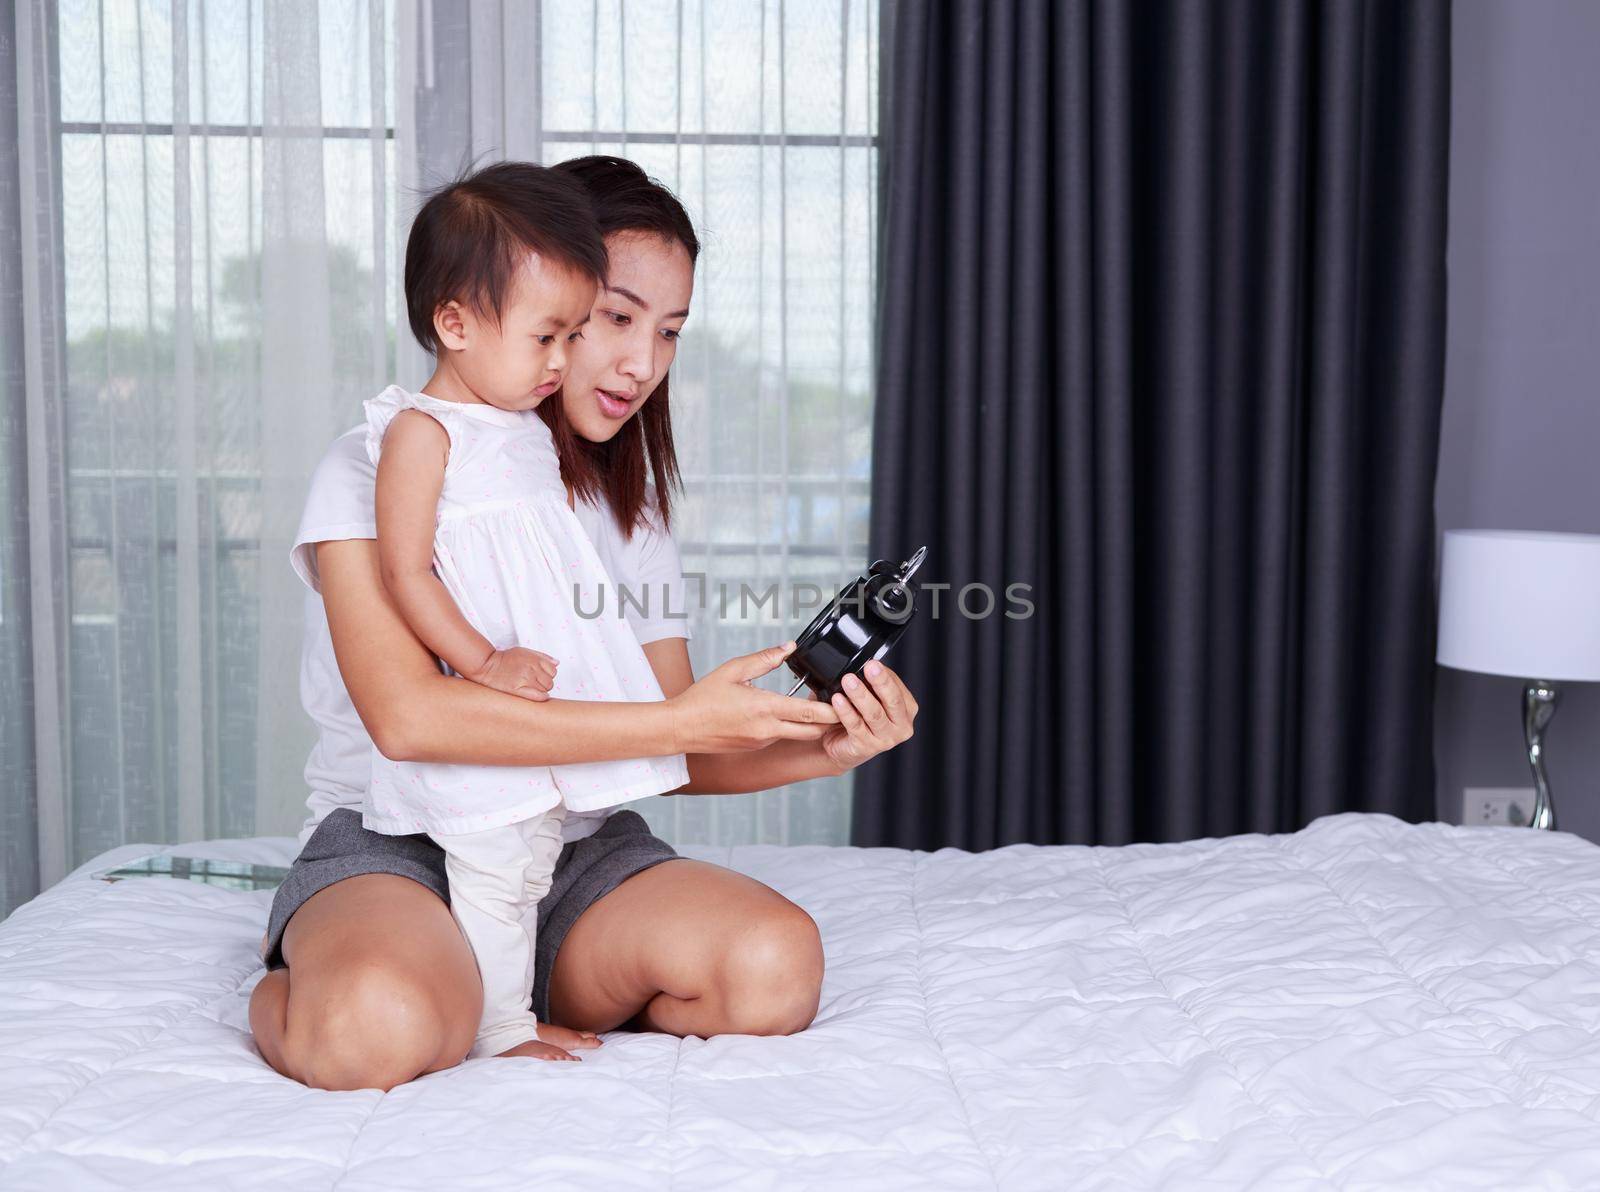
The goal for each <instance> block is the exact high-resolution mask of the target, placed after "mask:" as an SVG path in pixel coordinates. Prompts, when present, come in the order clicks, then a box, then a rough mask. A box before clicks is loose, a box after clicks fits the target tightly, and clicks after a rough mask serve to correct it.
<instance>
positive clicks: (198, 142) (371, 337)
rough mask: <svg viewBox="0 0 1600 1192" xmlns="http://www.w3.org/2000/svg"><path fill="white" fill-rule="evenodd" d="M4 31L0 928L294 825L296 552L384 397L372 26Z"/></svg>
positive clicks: (209, 1) (46, 1)
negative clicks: (316, 480)
mask: <svg viewBox="0 0 1600 1192" xmlns="http://www.w3.org/2000/svg"><path fill="white" fill-rule="evenodd" d="M6 9H7V12H6V17H7V19H8V20H10V21H11V22H12V26H13V28H14V30H15V42H14V44H13V46H12V47H10V49H11V51H12V52H11V55H10V57H9V59H8V60H7V61H6V62H5V64H4V67H3V70H4V71H5V72H6V73H5V75H4V78H3V79H0V85H4V86H6V87H9V88H14V91H15V112H16V120H15V121H14V122H11V123H10V125H9V127H8V128H7V129H6V131H5V133H4V134H0V155H3V156H5V157H7V158H8V159H9V160H7V161H6V162H5V163H4V165H5V166H6V170H5V183H4V185H5V186H6V187H7V188H8V190H7V192H6V193H5V194H3V195H0V230H3V232H4V233H5V235H3V236H0V290H3V294H4V300H5V313H6V319H7V322H6V324H5V327H4V332H5V341H4V346H5V353H4V365H5V368H6V370H7V373H8V378H7V379H8V382H9V384H8V396H7V399H6V408H5V414H6V417H5V419H4V420H3V422H0V435H3V436H4V437H3V439H0V453H3V454H0V458H3V459H4V466H5V469H6V488H7V495H8V496H9V497H10V498H11V500H10V502H9V504H8V510H7V520H6V521H5V522H4V523H3V524H0V535H3V537H0V597H3V603H0V667H3V671H0V674H3V677H4V680H5V681H6V691H5V693H4V721H3V724H0V733H3V736H0V740H3V747H4V750H5V753H4V763H3V764H4V778H5V788H4V793H3V798H0V810H3V815H4V829H5V831H4V836H5V840H4V846H3V853H0V859H3V863H4V883H3V885H4V889H3V897H4V899H5V907H6V909H9V907H10V906H11V905H14V904H15V903H16V902H17V901H19V900H20V899H22V898H25V897H26V896H27V895H28V894H30V893H31V892H32V891H33V890H34V889H35V888H37V887H38V886H39V885H41V884H48V883H49V882H51V881H53V880H55V879H56V878H58V877H60V876H61V875H62V873H63V872H65V870H66V869H68V868H69V867H71V866H72V865H75V864H77V863H79V862H81V861H83V860H84V859H86V858H87V857H89V856H92V855H94V854H95V853H97V852H99V851H101V850H103V849H105V848H107V847H109V846H111V845H115V844H119V843H122V842H124V841H131V840H147V841H166V840H183V839H193V838H197V837H203V836H231V835H248V834H252V833H256V832H276V831H283V830H286V829H287V828H288V827H289V826H290V825H292V823H293V822H294V820H295V819H296V818H297V815H296V812H295V808H296V807H297V806H298V805H299V804H301V803H302V801H303V799H304V797H305V796H304V786H303V781H302V779H301V776H300V771H301V768H302V766H303V764H304V758H305V751H306V747H307V741H308V731H307V729H308V726H307V724H306V722H305V719H304V716H303V714H302V713H301V711H300V708H299V700H298V693H297V686H296V673H295V658H296V653H297V648H298V640H299V634H300V615H301V605H302V597H301V593H300V592H299V591H298V589H297V585H296V584H295V582H294V580H293V577H292V576H291V575H290V574H289V572H288V569H287V567H286V565H285V559H286V551H287V548H288V543H289V540H290V538H291V537H292V532H293V529H294V525H295V520H296V516H297V513H298V509H299V505H300V502H301V499H302V497H303V493H304V486H305V483H306V479H307V477H308V475H309V470H310V468H311V466H312V465H313V464H314V463H315V461H316V459H317V458H318V456H319V455H320V454H321V452H322V451H323V449H324V448H325V447H326V445H327V443H328V441H329V440H330V439H331V438H332V437H333V436H334V435H335V434H336V433H337V432H338V431H339V430H341V429H343V428H344V427H346V426H348V425H350V424H351V423H352V422H353V421H354V420H355V419H356V416H357V413H358V409H359V402H360V400H361V398H362V397H363V396H366V395H369V394H370V393H371V392H372V391H373V390H374V388H375V387H376V386H377V385H379V384H381V383H382V381H383V380H384V379H385V378H386V377H388V376H389V375H390V373H391V372H392V370H393V367H394V366H393V359H392V357H393V327H394V312H393V306H392V297H391V292H392V291H391V286H390V284H389V281H390V274H391V272H392V262H393V261H394V255H395V254H394V245H393V241H392V235H393V218H392V215H393V212H392V203H393V199H392V195H393V189H394V188H393V181H392V179H393V167H392V160H393V151H392V119H391V108H392V104H391V101H390V99H389V97H390V95H391V94H392V88H391V86H390V85H389V80H390V79H391V78H392V77H393V67H392V53H393V51H392V46H393V41H394V38H393V14H392V11H391V9H390V7H389V6H387V5H386V4H385V3H384V2H383V0H321V2H319V0H271V2H270V3H265V2H263V0H159V2H138V0H60V2H59V3H56V2H50V0H14V2H13V3H10V4H7V5H6ZM24 381H25V384H22V383H21V382H24ZM24 393H25V397H24V396H23V394H24ZM19 498H20V500H19Z"/></svg>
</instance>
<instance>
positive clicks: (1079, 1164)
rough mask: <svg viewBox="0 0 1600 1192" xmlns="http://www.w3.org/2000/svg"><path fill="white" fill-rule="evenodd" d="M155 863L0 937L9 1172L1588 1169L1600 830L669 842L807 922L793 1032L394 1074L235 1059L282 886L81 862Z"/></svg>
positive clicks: (1599, 1143)
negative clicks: (797, 909)
mask: <svg viewBox="0 0 1600 1192" xmlns="http://www.w3.org/2000/svg"><path fill="white" fill-rule="evenodd" d="M150 851H152V850H151V849H149V848H145V847H140V846H130V847H127V848H122V849H117V850H114V851H113V852H112V853H109V854H106V856H105V857H104V858H100V859H98V860H97V861H96V862H94V863H93V864H92V865H91V866H85V867H84V869H83V870H80V871H79V872H78V873H77V874H75V875H74V876H73V877H72V878H70V879H68V880H67V881H66V882H65V883H63V884H62V885H60V886H58V887H56V888H55V889H53V890H50V891H48V892H46V893H45V894H44V895H42V896H41V897H40V898H38V899H36V900H35V901H34V902H32V903H30V904H29V905H28V906H26V907H24V908H23V909H21V910H19V911H18V912H17V913H16V914H14V915H13V916H12V917H11V918H10V919H9V920H8V921H7V922H6V923H4V924H3V925H0V1187H6V1188H29V1189H32V1188H73V1189H90V1188H127V1187H152V1188H222V1187H226V1188H254V1187H273V1188H285V1187H287V1188H295V1189H332V1188H334V1187H338V1188H339V1189H341V1190H342V1192H355V1190H358V1189H368V1188H371V1189H394V1188H426V1189H430V1190H436V1189H455V1188H491V1187H520V1188H528V1187H544V1186H548V1187H572V1186H583V1187H592V1188H607V1189H611V1188H662V1187H679V1188H696V1189H698V1188H713V1187H730V1188H758V1187H810V1186H819V1185H824V1184H825V1185H827V1186H830V1187H834V1188H840V1187H850V1188H855V1187H860V1188H871V1189H873V1190H874V1192H886V1190H888V1189H897V1188H919V1189H921V1188H1004V1189H1013V1188H1083V1189H1094V1188H1117V1189H1123V1188H1185V1187H1200V1186H1209V1187H1224V1188H1230V1189H1231V1188H1248V1187H1259V1188H1273V1189H1278V1188H1300V1187H1305V1188H1349V1189H1357V1188H1375V1187H1390V1186H1392V1187H1407V1188H1422V1187H1432V1188H1448V1189H1464V1188H1480V1187H1481V1188H1510V1187H1534V1186H1538V1187H1552V1188H1556V1187H1574V1188H1582V1187H1589V1188H1593V1187H1600V1124H1597V1121H1596V1113H1597V1108H1600V1038H1597V1031H1600V849H1597V848H1596V847H1595V846H1593V845H1591V844H1589V843H1587V842H1585V841H1582V840H1579V839H1577V838H1576V837H1572V836H1568V835H1562V834H1543V833H1537V832H1531V831H1527V830H1520V829H1484V828H1473V829H1467V828H1453V827H1448V826H1443V825H1437V824H1429V825H1422V826H1409V825H1405V824H1402V823H1400V822H1399V821H1397V820H1394V819H1390V818H1388V817H1383V816H1363V815H1340V816H1333V817H1329V818H1326V819H1323V820H1319V821H1318V822H1317V823H1315V824H1313V825H1311V826H1310V827H1309V828H1307V829H1305V830H1304V831H1302V832H1299V833H1296V834H1294V835H1289V836H1271V837H1266V836H1242V837H1233V838H1229V839H1222V840H1202V841H1194V842H1190V843H1185V844H1176V845H1142V846H1132V847H1127V848H1117V849H1109V848H1081V847H1049V848H1044V847H1034V846H1027V845H1023V846H1014V847H1011V848H1006V849H1000V850H997V851H994V852H989V853H980V854H970V853H964V852H959V851H956V850H943V851H940V852H937V853H932V854H927V853H920V854H914V853H908V852H902V851H897V850H890V849H872V850H861V849H848V848H788V849H782V848H772V847H752V848H737V849H733V850H731V851H730V850H726V849H723V850H711V849H695V850H688V851H689V852H690V853H691V854H692V855H696V856H701V857H705V858H707V859H710V860H715V861H719V862H721V863H724V864H728V865H731V866H732V867H733V868H736V869H740V870H743V871H744V872H747V873H750V874H753V875H754V876H756V877H758V878H760V879H761V880H763V881H766V882H769V883H770V884H772V885H773V886H774V887H776V888H777V889H779V890H781V891H782V892H784V893H785V894H787V895H788V896H789V897H791V898H793V899H794V900H796V901H797V902H799V903H800V904H801V905H802V906H804V907H806V908H807V909H808V910H810V911H811V913H812V914H813V915H815V917H816V919H817V921H818V923H819V924H820V925H821V928H822V934H823V938H824V941H825V945H826V950H827V956H828V971H827V978H826V983H825V986H824V989H823V997H822V1007H821V1012H820V1014H819V1015H818V1018H817V1021H816V1023H815V1025H814V1026H812V1028H811V1029H810V1030H808V1031H806V1032H804V1033H803V1034H800V1035H797V1036H794V1037H790V1038H775V1039H774V1038H753V1037H743V1036H734V1037H724V1038H718V1039H712V1040H698V1039H688V1040H683V1041H679V1040H677V1039H673V1038H670V1037H666V1036H660V1035H625V1034H613V1035H610V1036H608V1037H607V1044H606V1046H605V1047H604V1048H602V1049H601V1050H600V1051H598V1052H595V1053H590V1054H588V1055H587V1056H586V1057H585V1060H584V1062H583V1063H582V1064H559V1065H548V1064H539V1063H535V1062H518V1061H503V1060H482V1061H476V1062H473V1063H469V1064H466V1065H464V1066H462V1067H460V1068H457V1069H455V1070H453V1071H450V1072H444V1073H439V1074H436V1075H433V1076H429V1077H426V1078H424V1079H422V1080H419V1081H416V1082H414V1083H413V1084H411V1085H408V1086H405V1087H403V1088H400V1089H397V1090H395V1091H394V1092H392V1093H389V1094H387V1095H382V1094H379V1093H377V1092H354V1093H323V1092H314V1091H311V1090H307V1089H305V1088H303V1087H301V1086H300V1085H298V1084H295V1083H293V1082H291V1081H288V1080H285V1079H283V1078H282V1077H279V1076H278V1075H276V1074H275V1073H273V1072H272V1071H271V1070H270V1069H269V1068H267V1066H266V1065H265V1064H264V1063H263V1062H262V1060H261V1059H260V1057H259V1056H258V1055H257V1053H256V1051H255V1049H254V1047H253V1046H252V1044H251V1041H250V1036H249V1034H248V1031H247V1029H246V1002H247V999H248V996H249V992H250V989H251V987H252V986H253V985H254V983H255V981H256V980H257V978H258V976H259V974H260V971H261V969H260V965H259V963H258V961H257V959H256V952H255V949H256V944H257V941H258V940H259V938H260V935H261V930H262V925H263V922H264V920H265V918H266V913H267V906H268V901H269V896H268V895H266V894H260V895H251V894H241V893H235V892H230V891H224V890H219V889H214V888H209V887H205V886H200V885H195V884H191V883H183V882H177V881H170V880H139V881H127V882H121V883H117V884H107V883H104V882H97V881H93V880H90V879H89V878H88V877H87V876H86V874H87V872H89V871H90V870H92V869H99V868H102V867H103V866H104V865H105V864H107V863H109V862H111V861H116V860H126V859H130V858H132V857H135V856H139V855H143V854H145V853H148V852H150ZM185 851H195V850H193V849H190V850H185ZM205 851H206V852H208V853H209V854H210V855H213V856H234V857H241V858H248V859H253V860H268V861H285V860H287V858H288V856H289V853H290V843H289V842H288V841H286V840H256V841H235V842H225V843H215V844H212V845H209V846H206V848H205Z"/></svg>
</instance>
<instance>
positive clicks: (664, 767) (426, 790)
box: [362, 385, 689, 836]
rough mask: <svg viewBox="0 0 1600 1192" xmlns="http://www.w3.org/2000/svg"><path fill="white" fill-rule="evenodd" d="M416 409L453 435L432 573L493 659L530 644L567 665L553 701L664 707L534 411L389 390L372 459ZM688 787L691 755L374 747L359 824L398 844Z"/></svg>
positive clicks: (372, 412) (376, 415) (371, 441)
mask: <svg viewBox="0 0 1600 1192" xmlns="http://www.w3.org/2000/svg"><path fill="white" fill-rule="evenodd" d="M413 409H414V410H421V411H422V412H424V413H426V414H428V415H429V416H431V417H432V418H434V419H435V420H437V421H438V423H439V425H440V426H442V427H444V430H445V433H446V434H448V435H449V436H450V457H449V462H448V463H447V464H446V466H445V473H444V488H443V490H442V491H441V493H440V495H439V513H438V522H437V524H436V526H435V529H434V537H433V566H434V570H435V572H436V573H437V574H438V576H439V579H440V581H441V582H442V583H443V584H444V586H445V589H446V590H447V591H448V592H449V593H450V596H451V597H452V598H453V599H454V600H455V602H456V607H457V608H459V609H460V610H461V612H462V615H463V616H465V617H466V618H467V620H468V621H469V622H470V623H471V624H472V627H473V628H474V629H476V630H477V631H478V632H479V633H481V634H483V636H484V637H486V638H488V639H489V641H490V643H491V644H493V646H494V647H495V649H497V650H504V649H507V648H509V647H511V646H523V647H526V648H528V649H531V650H539V651H542V652H543V653H545V654H549V655H550V656H551V657H553V658H555V659H556V660H557V661H559V662H560V664H561V665H560V666H558V667H557V668H556V680H555V686H554V687H553V688H552V689H551V691H550V695H551V697H552V698H556V699H573V700H659V699H661V687H660V685H659V684H658V683H657V682H656V678H655V673H654V672H653V671H652V670H651V669H650V663H649V661H648V660H647V659H646V658H645V656H644V651H643V650H642V649H641V648H640V646H639V641H638V639H637V638H636V637H634V635H633V630H632V629H631V628H630V627H629V625H628V623H627V621H626V620H625V619H624V618H623V616H622V613H621V609H620V608H619V601H618V599H617V598H616V593H615V592H613V591H610V590H609V589H610V588H611V581H610V577H609V576H607V574H606V571H605V566H604V564H602V563H601V562H600V556H599V555H598V554H596V553H595V549H594V544H593V543H591V542H590V541H589V536H588V535H587V534H586V533H584V530H583V526H582V524H581V523H580V522H579V521H578V518H577V515H576V514H575V513H573V511H572V509H571V508H570V507H569V506H568V505H567V492H566V486H565V485H564V484H563V483H562V480H561V465H560V462H559V460H558V459H557V458H556V450H555V444H554V442H553V441H552V440H551V437H550V430H549V428H548V427H547V426H545V424H544V422H543V421H542V420H541V419H540V417H539V415H538V414H536V413H534V412H533V411H531V410H529V411H525V412H521V413H519V412H515V411H511V410H501V409H497V408H496V407H494V406H489V405H468V404H466V403H463V402H451V401H443V400H441V399H439V398H436V397H429V396H428V395H427V394H421V393H408V392H407V391H406V390H404V389H401V388H400V387H399V386H395V385H391V386H390V387H389V388H388V389H385V390H384V391H383V392H382V393H381V394H379V395H378V396H377V397H375V398H373V399H372V400H370V401H368V402H367V403H366V414H367V451H368V454H369V455H370V456H371V457H372V461H373V463H374V464H376V463H377V462H378V457H379V455H380V453H381V451H382V446H383V436H384V432H385V431H387V430H388V428H389V424H390V423H391V422H392V421H393V420H394V418H395V415H397V414H399V413H400V412H401V411H402V410H413ZM602 606H603V607H602ZM597 609H600V610H601V611H600V612H599V615H595V613H596V610H597ZM580 610H581V612H582V614H584V615H580ZM688 780H689V774H688V770H687V769H686V767H685V765H684V760H683V755H682V754H676V755H673V756H667V757H649V758H633V759H630V760H627V761H610V762H585V763H582V764H574V765H560V766H536V767H510V766H452V765H436V764H431V763H419V762H396V761H391V760H389V759H388V758H386V757H384V756H383V755H382V754H381V753H378V752H376V751H374V753H373V758H372V782H371V785H370V787H369V788H368V792H367V801H366V805H365V807H364V808H363V814H362V822H363V823H364V824H365V825H366V826H367V827H368V828H371V829H372V830H373V831H376V832H382V833H385V834H386V835H390V836H401V835H406V834H408V833H412V832H427V833H430V834H445V835H447V834H452V833H462V832H477V831H481V830H483V829H485V828H497V827H504V826H505V825H508V824H514V823H517V822H519V821H521V820H525V819H529V818H531V817H532V816H534V815H537V814H538V813H540V812H542V811H547V810H549V809H550V808H552V807H554V806H556V805H557V804H561V805H563V806H565V807H566V808H567V809H569V810H572V811H594V810H598V809H600V808H603V807H611V806H615V805H616V804H619V803H627V802H629V801H631V800H634V799H642V798H644V797H645V796H647V795H654V794H659V793H660V792H662V791H669V790H673V789H675V788H677V787H680V786H682V785H683V784H684V783H685V782H687V781H688Z"/></svg>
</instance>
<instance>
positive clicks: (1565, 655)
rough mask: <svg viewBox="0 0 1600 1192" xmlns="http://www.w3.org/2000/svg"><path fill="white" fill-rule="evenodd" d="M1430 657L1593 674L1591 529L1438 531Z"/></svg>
mask: <svg viewBox="0 0 1600 1192" xmlns="http://www.w3.org/2000/svg"><path fill="white" fill-rule="evenodd" d="M1439 661H1440V662H1441V663H1443V664H1444V665H1445V666H1453V667H1456V668H1458V669H1460V670H1469V671H1482V672H1484V673H1485V674H1491V675H1510V676H1512V677H1513V678H1518V679H1548V680H1550V681H1552V682H1559V681H1585V680H1588V681H1600V535H1595V534H1555V533H1544V532H1541V531H1529V530H1450V531H1448V532H1446V534H1445V536H1444V559H1443V561H1442V563H1441V565H1440V576H1439Z"/></svg>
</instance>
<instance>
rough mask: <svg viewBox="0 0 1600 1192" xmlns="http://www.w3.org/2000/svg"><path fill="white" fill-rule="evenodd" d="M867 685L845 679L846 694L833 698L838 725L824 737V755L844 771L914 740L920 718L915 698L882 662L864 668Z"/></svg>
mask: <svg viewBox="0 0 1600 1192" xmlns="http://www.w3.org/2000/svg"><path fill="white" fill-rule="evenodd" d="M862 673H863V674H864V675H866V679H867V681H866V682H865V683H863V682H862V681H861V680H860V679H858V678H856V676H854V675H846V676H845V677H844V690H843V691H842V692H840V693H839V694H838V695H836V696H834V697H833V709H834V711H835V712H837V713H838V716H839V724H838V726H837V727H836V728H831V729H829V730H828V731H827V732H826V733H824V734H823V736H822V740H821V742H820V744H821V747H822V751H823V753H824V754H826V755H827V757H828V759H829V760H830V761H831V762H833V764H834V765H836V766H838V767H839V769H840V770H841V771H843V770H850V769H854V768H855V767H856V766H859V765H860V764H861V763H862V762H864V761H866V760H867V759H868V758H871V757H876V756H877V755H878V754H880V753H882V752H883V751H884V750H886V749H893V748H894V747H895V746H896V745H899V744H901V743H902V742H904V741H909V740H910V739H911V733H912V731H913V730H912V727H911V726H912V722H913V721H915V720H916V718H917V701H916V697H914V696H913V695H912V694H911V691H910V690H909V689H908V688H907V687H906V685H905V683H904V682H903V681H902V680H901V678H900V676H899V675H897V674H895V673H894V671H892V670H890V669H889V668H888V667H886V666H884V665H883V663H881V662H869V663H867V665H866V667H865V668H863V671H862Z"/></svg>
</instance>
